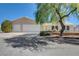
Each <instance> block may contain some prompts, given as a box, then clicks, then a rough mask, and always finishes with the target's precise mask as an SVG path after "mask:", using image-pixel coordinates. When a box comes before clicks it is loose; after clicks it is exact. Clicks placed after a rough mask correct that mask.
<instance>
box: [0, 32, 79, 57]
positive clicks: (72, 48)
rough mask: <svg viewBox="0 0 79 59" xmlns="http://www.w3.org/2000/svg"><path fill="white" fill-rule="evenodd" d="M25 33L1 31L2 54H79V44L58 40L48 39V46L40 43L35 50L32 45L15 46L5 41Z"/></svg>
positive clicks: (0, 45) (0, 53)
mask: <svg viewBox="0 0 79 59" xmlns="http://www.w3.org/2000/svg"><path fill="white" fill-rule="evenodd" d="M24 34H25V33H0V55H1V56H79V45H73V44H65V43H63V44H58V43H56V42H51V41H46V42H47V43H48V45H47V46H41V45H39V47H38V49H39V50H33V49H32V48H31V47H30V48H29V47H27V48H23V47H19V48H13V47H12V46H11V45H9V44H8V43H6V42H5V40H4V39H5V38H7V37H8V38H11V37H15V36H18V35H24Z"/></svg>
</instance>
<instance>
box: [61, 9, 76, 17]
mask: <svg viewBox="0 0 79 59" xmlns="http://www.w3.org/2000/svg"><path fill="white" fill-rule="evenodd" d="M76 10H77V8H75V9H73V10H71V11H70V12H69V13H68V14H67V15H64V16H62V18H64V17H68V16H69V15H70V14H71V13H73V12H74V11H76Z"/></svg>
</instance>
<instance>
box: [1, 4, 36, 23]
mask: <svg viewBox="0 0 79 59" xmlns="http://www.w3.org/2000/svg"><path fill="white" fill-rule="evenodd" d="M35 11H36V4H30V3H29V4H28V3H27V4H22V3H21V4H20V3H19V4H15V3H14V4H11V3H9V4H8V3H7V4H0V23H2V22H3V21H4V20H5V19H8V20H11V21H12V20H14V19H17V18H21V17H28V18H30V19H32V20H34V19H35Z"/></svg>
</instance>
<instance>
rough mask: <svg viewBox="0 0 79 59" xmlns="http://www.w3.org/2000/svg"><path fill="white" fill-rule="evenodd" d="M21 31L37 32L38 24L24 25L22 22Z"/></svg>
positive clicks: (38, 29)
mask: <svg viewBox="0 0 79 59" xmlns="http://www.w3.org/2000/svg"><path fill="white" fill-rule="evenodd" d="M23 31H24V32H39V31H40V25H25V24H23Z"/></svg>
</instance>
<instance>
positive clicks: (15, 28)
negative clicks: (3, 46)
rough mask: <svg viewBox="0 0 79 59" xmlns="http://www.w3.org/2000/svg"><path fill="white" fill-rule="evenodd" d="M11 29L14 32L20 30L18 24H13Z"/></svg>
mask: <svg viewBox="0 0 79 59" xmlns="http://www.w3.org/2000/svg"><path fill="white" fill-rule="evenodd" d="M13 31H14V32H20V31H21V25H20V24H15V25H13Z"/></svg>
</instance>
